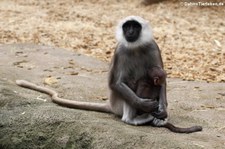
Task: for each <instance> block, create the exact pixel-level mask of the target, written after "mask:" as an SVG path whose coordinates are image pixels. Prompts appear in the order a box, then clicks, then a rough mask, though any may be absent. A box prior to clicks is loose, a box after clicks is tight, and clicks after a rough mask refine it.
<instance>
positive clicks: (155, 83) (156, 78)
mask: <svg viewBox="0 0 225 149" xmlns="http://www.w3.org/2000/svg"><path fill="white" fill-rule="evenodd" d="M153 81H154V85H159V84H160V82H159V77H154V79H153Z"/></svg>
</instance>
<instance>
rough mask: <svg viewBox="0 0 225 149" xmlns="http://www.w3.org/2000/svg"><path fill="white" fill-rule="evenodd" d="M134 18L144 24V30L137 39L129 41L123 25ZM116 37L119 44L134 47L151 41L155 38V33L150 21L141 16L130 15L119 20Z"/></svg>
mask: <svg viewBox="0 0 225 149" xmlns="http://www.w3.org/2000/svg"><path fill="white" fill-rule="evenodd" d="M132 20H134V21H137V22H139V23H140V24H141V26H142V30H141V33H140V37H139V38H138V40H137V41H135V42H128V41H127V40H126V39H125V37H124V34H123V29H122V26H123V24H124V23H126V22H127V21H132ZM116 39H117V41H118V43H119V44H123V45H125V47H127V48H129V49H132V48H136V47H139V46H141V45H144V44H146V43H149V42H151V41H152V40H153V33H152V29H151V27H150V26H149V24H148V21H146V20H144V19H143V18H141V17H139V16H128V17H126V18H124V19H123V20H121V21H120V22H119V24H118V26H117V28H116Z"/></svg>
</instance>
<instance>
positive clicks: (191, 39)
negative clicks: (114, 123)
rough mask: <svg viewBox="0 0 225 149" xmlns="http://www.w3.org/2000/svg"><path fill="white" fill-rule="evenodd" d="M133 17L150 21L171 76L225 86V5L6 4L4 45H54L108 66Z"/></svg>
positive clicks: (0, 21)
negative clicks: (119, 31)
mask: <svg viewBox="0 0 225 149" xmlns="http://www.w3.org/2000/svg"><path fill="white" fill-rule="evenodd" d="M221 2H222V0H221ZM128 15H139V16H142V17H144V18H145V19H147V20H149V21H150V24H151V25H152V28H153V30H154V37H155V39H156V41H157V43H158V44H159V47H160V48H161V50H162V56H163V60H164V63H165V69H166V71H167V73H168V76H169V77H178V78H182V79H185V80H205V81H207V82H224V81H225V75H224V72H225V22H224V18H225V4H224V6H212V7H204V6H187V5H185V4H184V3H182V2H181V1H179V2H175V1H169V0H168V1H163V2H162V3H158V4H153V5H149V6H145V5H142V4H141V1H139V0H127V1H115V0H108V1H105V0H91V1H90V0H74V1H72V0H45V1H36V0H10V1H8V0H1V1H0V44H8V43H36V44H41V45H52V46H55V47H61V48H66V49H70V50H73V51H76V52H79V53H83V54H86V55H91V56H93V57H97V58H99V59H101V60H104V61H109V60H110V59H111V56H112V54H113V51H114V48H115V46H116V41H115V38H114V32H115V26H116V24H117V22H118V20H120V19H121V18H123V17H125V16H128Z"/></svg>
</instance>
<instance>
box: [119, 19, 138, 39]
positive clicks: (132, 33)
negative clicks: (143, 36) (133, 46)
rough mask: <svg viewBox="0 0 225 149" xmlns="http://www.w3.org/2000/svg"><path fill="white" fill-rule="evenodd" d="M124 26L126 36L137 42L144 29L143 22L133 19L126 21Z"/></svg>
mask: <svg viewBox="0 0 225 149" xmlns="http://www.w3.org/2000/svg"><path fill="white" fill-rule="evenodd" d="M122 28H123V34H124V37H125V39H126V40H127V41H128V42H135V41H136V40H138V38H139V36H140V33H141V29H142V27H141V24H140V23H138V22H137V21H133V20H132V21H127V22H126V23H124V24H123V26H122Z"/></svg>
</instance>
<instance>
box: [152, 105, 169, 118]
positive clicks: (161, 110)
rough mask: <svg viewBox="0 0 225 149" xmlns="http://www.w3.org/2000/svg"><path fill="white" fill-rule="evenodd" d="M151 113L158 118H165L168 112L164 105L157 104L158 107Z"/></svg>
mask: <svg viewBox="0 0 225 149" xmlns="http://www.w3.org/2000/svg"><path fill="white" fill-rule="evenodd" d="M152 115H153V116H154V117H156V118H158V119H165V118H167V117H168V113H167V110H166V105H165V106H161V105H159V107H158V109H157V110H156V111H154V112H153V113H152Z"/></svg>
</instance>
